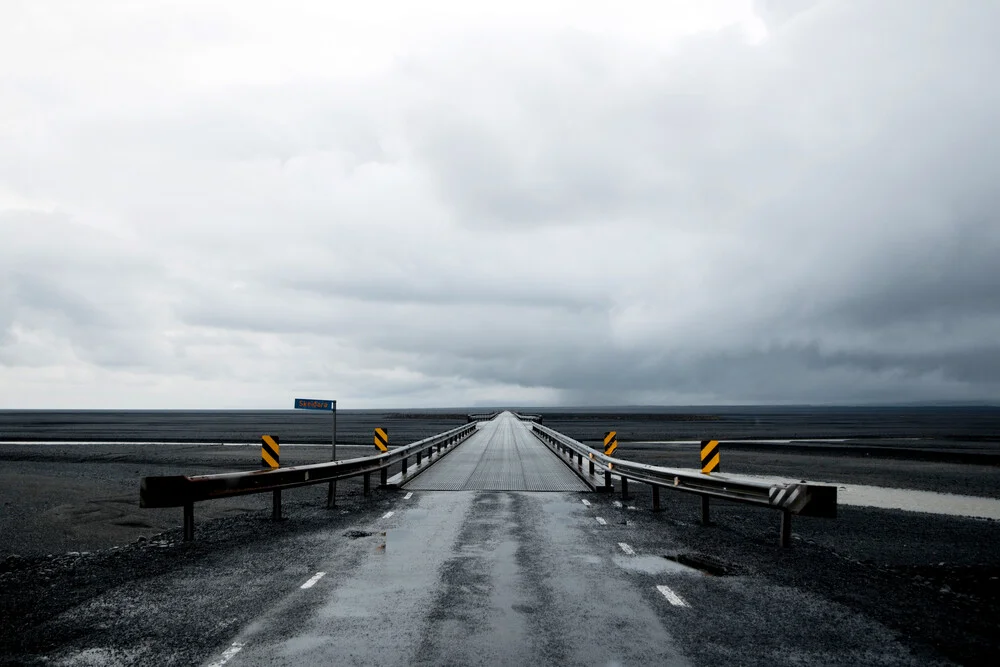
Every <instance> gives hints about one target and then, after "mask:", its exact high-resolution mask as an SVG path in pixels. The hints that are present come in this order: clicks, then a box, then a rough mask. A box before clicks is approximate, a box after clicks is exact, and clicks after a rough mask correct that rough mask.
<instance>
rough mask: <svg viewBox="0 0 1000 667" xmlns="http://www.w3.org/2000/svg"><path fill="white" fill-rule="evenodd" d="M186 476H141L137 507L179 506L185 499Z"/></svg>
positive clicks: (187, 482)
mask: <svg viewBox="0 0 1000 667" xmlns="http://www.w3.org/2000/svg"><path fill="white" fill-rule="evenodd" d="M188 484H189V481H188V478H187V477H185V476H183V475H170V476H164V477H143V478H142V481H141V482H140V483H139V507H181V506H182V505H184V503H185V502H186V500H187V489H188Z"/></svg>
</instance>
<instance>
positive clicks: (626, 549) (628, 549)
mask: <svg viewBox="0 0 1000 667" xmlns="http://www.w3.org/2000/svg"><path fill="white" fill-rule="evenodd" d="M618 546H619V547H620V548H621V550H622V551H624V552H625V553H627V554H628V555H629V556H634V555H635V549H633V548H632V547H630V546H629V545H627V544H625V543H624V542H619V543H618Z"/></svg>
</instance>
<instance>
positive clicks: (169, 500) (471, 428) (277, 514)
mask: <svg viewBox="0 0 1000 667" xmlns="http://www.w3.org/2000/svg"><path fill="white" fill-rule="evenodd" d="M476 428H477V426H476V424H466V425H464V426H459V427H457V428H453V429H451V430H450V431H445V432H444V433H439V434H438V435H434V436H431V437H429V438H425V439H423V440H420V441H418V442H414V443H412V444H409V445H405V446H403V447H397V448H396V449H390V450H389V451H388V452H385V453H382V454H375V455H373V456H363V457H360V458H356V459H345V460H343V461H330V462H328V463H312V464H308V465H301V466H292V467H288V468H275V469H272V470H255V471H252V472H228V473H219V474H214V475H195V476H186V475H170V476H162V477H143V478H142V482H141V483H140V486H139V506H140V507H183V508H184V540H185V541H190V540H192V539H194V503H196V502H199V501H203V500H213V499H215V498H229V497H232V496H243V495H247V494H251V493H266V492H272V493H273V494H274V501H273V507H272V518H274V519H275V520H278V519H280V518H281V491H282V490H283V489H292V488H295V487H298V486H307V485H309V484H321V483H323V482H331V481H333V480H339V479H348V478H350V477H357V476H359V475H363V476H364V493H365V495H366V496H367V495H369V494H370V493H371V475H372V473H376V472H377V473H380V475H381V485H382V486H386V484H387V481H388V471H389V467H390V466H393V465H395V464H397V463H399V464H401V466H402V471H403V474H404V475H405V474H406V471H407V464H408V462H409V459H410V458H411V457H416V460H417V465H418V466H419V465H420V464H421V462H422V460H423V457H424V456H425V455H426V456H427V458H428V465H429V464H430V463H431V462H432V460H433V461H434V462H436V459H434V456H435V454H436V455H437V457H441V456H443V455H444V454H446V453H447V452H448V451H450V450H449V449H448V448H449V447H451V446H452V445H456V444H458V443H460V442H462V441H464V440H465V439H466V438H468V437H469V436H470V435H472V434H473V433H475V431H476Z"/></svg>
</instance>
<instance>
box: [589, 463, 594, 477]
mask: <svg viewBox="0 0 1000 667" xmlns="http://www.w3.org/2000/svg"><path fill="white" fill-rule="evenodd" d="M590 474H591V475H593V474H594V459H590Z"/></svg>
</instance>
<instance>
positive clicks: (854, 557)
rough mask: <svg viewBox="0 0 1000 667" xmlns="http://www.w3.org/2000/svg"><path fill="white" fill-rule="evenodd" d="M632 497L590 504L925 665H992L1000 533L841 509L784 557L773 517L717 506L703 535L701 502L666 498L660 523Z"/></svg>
mask: <svg viewBox="0 0 1000 667" xmlns="http://www.w3.org/2000/svg"><path fill="white" fill-rule="evenodd" d="M629 490H630V493H631V494H632V499H631V500H630V501H628V502H626V503H625V504H624V505H623V506H622V507H621V508H618V507H615V506H614V505H613V504H612V501H613V500H614V499H620V497H619V496H615V498H614V499H613V498H611V497H609V496H597V495H596V494H595V497H596V498H598V500H597V502H598V503H599V504H600V505H602V506H604V505H607V507H603V508H602V512H604V513H605V514H606V515H608V514H610V515H611V516H609V517H608V519H609V521H610V520H612V518H614V519H615V520H617V521H621V522H625V523H627V524H629V525H631V526H634V527H635V529H636V530H639V531H643V532H644V533H645V531H648V532H649V533H651V534H656V533H657V531H659V532H660V533H665V532H669V534H670V535H672V536H673V537H674V538H675V539H676V540H677V541H679V542H680V543H681V544H683V545H684V553H694V554H700V555H702V557H705V556H707V557H708V558H711V559H713V560H715V561H718V562H721V563H725V564H727V566H728V567H729V568H730V569H731V570H732V571H733V572H734V573H735V574H738V575H741V576H751V577H757V578H763V579H764V580H766V581H767V582H769V584H771V585H773V586H776V587H790V588H795V589H798V590H800V591H806V592H808V593H811V594H814V595H815V596H817V597H818V598H819V599H823V600H828V601H830V602H831V603H835V604H837V605H842V606H843V607H846V608H848V609H852V610H854V611H856V612H857V613H859V614H863V615H864V616H867V617H869V618H872V619H874V620H876V621H878V622H879V623H881V624H883V625H884V626H885V627H886V628H889V629H890V630H891V631H892V633H893V634H894V638H895V639H896V640H897V641H899V642H900V643H902V644H903V645H905V646H907V647H909V648H910V650H911V651H912V653H913V655H914V656H915V657H916V658H917V660H918V661H919V662H921V663H922V664H938V663H940V662H941V661H942V660H946V661H954V662H955V663H958V664H964V665H993V664H995V660H996V655H997V654H998V652H1000V636H998V634H997V631H996V630H997V622H998V619H1000V586H998V583H997V582H998V579H997V577H998V576H1000V522H995V521H989V520H985V519H970V518H962V517H947V516H938V515H929V514H919V513H912V512H904V511H899V510H882V509H873V508H854V507H843V506H842V507H841V508H840V512H839V516H838V518H837V519H833V520H828V519H815V518H805V517H796V518H794V519H793V528H792V529H793V538H792V542H793V544H792V547H791V548H789V549H782V548H780V547H779V546H778V527H779V514H778V513H777V512H774V511H771V510H767V509H763V508H756V507H752V506H748V505H739V504H734V503H724V502H721V501H713V503H712V510H711V512H712V522H713V525H711V526H709V527H704V526H701V525H700V499H699V498H698V497H697V496H691V495H688V494H682V493H672V492H669V491H668V492H662V493H661V500H662V503H663V507H664V511H663V512H660V513H653V512H652V511H650V509H649V508H650V507H651V506H652V493H651V492H650V490H649V487H647V486H645V485H638V484H633V485H630V488H629ZM629 506H633V507H635V508H636V509H635V510H630V509H629ZM663 555H666V556H673V557H675V558H676V557H677V556H678V554H677V553H676V552H671V551H669V550H665V551H664V553H663ZM688 648H689V649H690V648H691V647H688ZM694 650H696V647H695V649H694Z"/></svg>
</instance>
